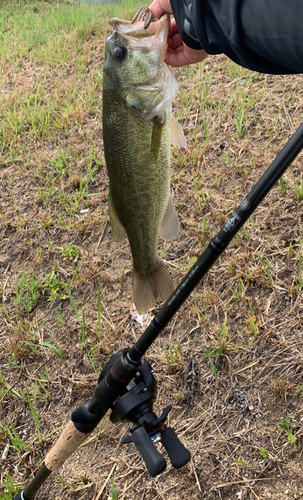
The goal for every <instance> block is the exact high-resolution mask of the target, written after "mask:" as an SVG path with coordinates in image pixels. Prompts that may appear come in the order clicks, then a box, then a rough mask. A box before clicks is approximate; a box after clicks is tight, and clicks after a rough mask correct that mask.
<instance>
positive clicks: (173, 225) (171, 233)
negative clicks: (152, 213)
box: [159, 196, 180, 241]
mask: <svg viewBox="0 0 303 500" xmlns="http://www.w3.org/2000/svg"><path fill="white" fill-rule="evenodd" d="M179 231H180V223H179V219H178V214H177V212H176V209H175V207H174V204H173V200H172V199H171V196H169V200H168V204H167V207H166V212H165V214H164V217H163V220H162V222H161V226H160V231H159V236H160V237H161V238H163V240H166V241H170V240H174V239H175V238H176V237H177V236H178V234H179Z"/></svg>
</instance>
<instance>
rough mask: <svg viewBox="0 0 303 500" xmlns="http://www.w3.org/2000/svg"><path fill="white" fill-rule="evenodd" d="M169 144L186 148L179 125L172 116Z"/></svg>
mask: <svg viewBox="0 0 303 500" xmlns="http://www.w3.org/2000/svg"><path fill="white" fill-rule="evenodd" d="M170 142H171V144H172V145H173V146H176V147H179V148H184V149H186V148H187V141H186V138H185V135H184V132H183V129H182V127H181V125H180V123H178V122H177V120H176V118H174V117H173V116H172V119H171V122H170Z"/></svg>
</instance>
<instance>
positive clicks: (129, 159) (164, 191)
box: [103, 15, 186, 313]
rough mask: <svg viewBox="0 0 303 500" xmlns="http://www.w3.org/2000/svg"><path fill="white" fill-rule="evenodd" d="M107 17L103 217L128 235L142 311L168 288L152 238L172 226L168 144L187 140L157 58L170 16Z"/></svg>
mask: <svg viewBox="0 0 303 500" xmlns="http://www.w3.org/2000/svg"><path fill="white" fill-rule="evenodd" d="M110 24H111V33H110V35H109V36H108V38H107V40H106V55H105V62H104V76H103V141H104V152H105V160H106V166H107V171H108V176H109V212H110V221H111V228H112V235H113V238H114V239H115V240H117V241H121V240H122V239H123V238H124V237H125V235H126V234H127V236H128V240H129V244H130V248H131V253H132V258H133V295H134V302H135V306H136V308H137V310H138V312H139V313H143V312H146V311H147V310H148V309H149V308H150V307H151V306H152V305H153V303H154V301H155V300H156V299H157V298H160V299H161V300H163V301H164V300H166V299H167V298H168V297H169V296H170V294H171V293H172V292H173V289H174V287H173V281H172V278H171V276H170V273H169V271H168V270H167V269H166V267H165V265H164V263H163V261H162V260H161V259H160V257H159V256H158V254H157V243H158V236H159V235H160V236H161V237H162V238H163V239H165V240H172V239H174V238H175V237H176V236H177V235H178V232H179V220H178V216H177V213H176V210H175V208H174V206H173V202H172V199H171V197H170V172H169V170H170V144H171V142H173V143H174V144H175V145H180V146H183V147H186V141H185V137H184V135H183V132H182V129H181V127H180V126H179V125H178V124H177V122H176V121H174V120H172V101H173V100H174V98H175V96H176V92H177V82H176V80H175V78H174V76H173V75H172V73H171V72H170V70H169V69H168V66H167V65H166V64H165V63H164V61H163V59H164V57H165V53H166V48H167V37H168V30H169V16H168V15H165V16H164V17H162V18H161V19H160V20H156V21H153V22H151V23H150V24H149V26H148V27H147V28H146V27H145V28H144V23H143V21H138V22H134V23H133V22H130V21H122V20H119V19H111V21H110ZM171 124H172V125H171Z"/></svg>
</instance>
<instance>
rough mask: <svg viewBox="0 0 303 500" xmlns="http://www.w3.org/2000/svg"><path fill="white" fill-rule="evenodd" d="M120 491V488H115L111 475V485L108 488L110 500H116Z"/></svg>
mask: <svg viewBox="0 0 303 500" xmlns="http://www.w3.org/2000/svg"><path fill="white" fill-rule="evenodd" d="M120 493H121V492H120V490H118V489H117V488H116V485H115V481H114V478H113V477H112V485H111V489H110V495H111V498H112V500H118V499H119V496H120Z"/></svg>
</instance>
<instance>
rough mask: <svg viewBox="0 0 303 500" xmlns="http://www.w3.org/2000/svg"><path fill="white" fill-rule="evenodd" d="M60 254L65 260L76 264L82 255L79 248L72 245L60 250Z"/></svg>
mask: <svg viewBox="0 0 303 500" xmlns="http://www.w3.org/2000/svg"><path fill="white" fill-rule="evenodd" d="M59 252H60V254H61V255H62V257H63V260H67V259H68V260H73V261H75V262H76V261H77V260H78V257H79V254H80V251H79V248H78V247H77V246H76V245H73V244H70V245H68V246H66V247H64V248H61V249H60V250H59Z"/></svg>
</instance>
